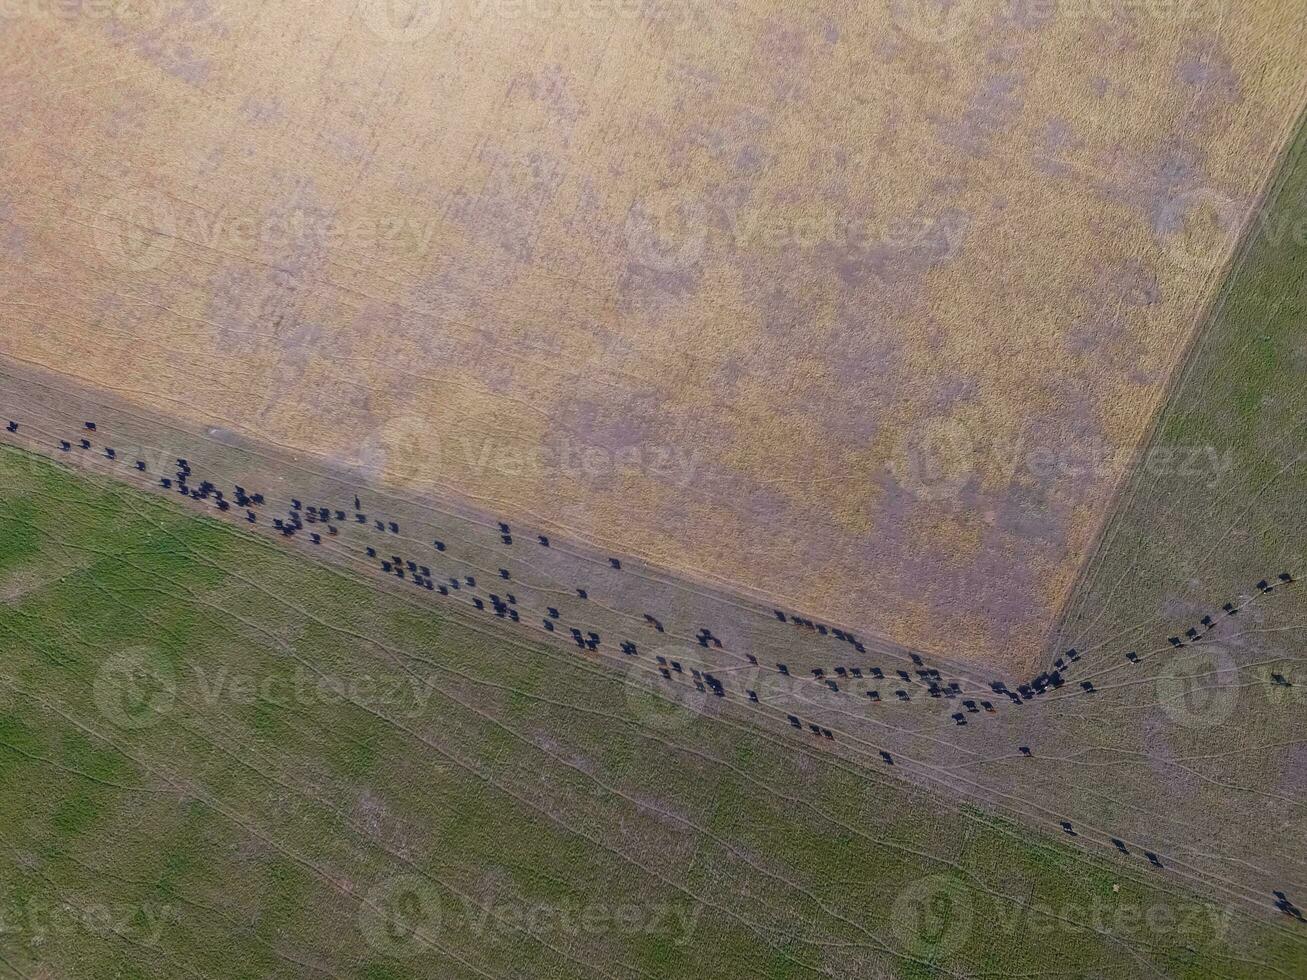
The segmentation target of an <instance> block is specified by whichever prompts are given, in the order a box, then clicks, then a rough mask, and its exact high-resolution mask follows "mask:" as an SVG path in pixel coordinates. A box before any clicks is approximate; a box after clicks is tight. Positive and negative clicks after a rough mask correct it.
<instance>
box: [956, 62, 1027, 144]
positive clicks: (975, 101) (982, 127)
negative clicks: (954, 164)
mask: <svg viewBox="0 0 1307 980" xmlns="http://www.w3.org/2000/svg"><path fill="white" fill-rule="evenodd" d="M1024 88H1025V80H1024V79H1023V78H1021V77H1020V76H1018V75H1016V74H1013V73H1005V74H1001V75H995V76H993V77H991V78H987V79H985V80H984V81H983V82H981V83H980V84H979V85H977V86H976V88H975V90H974V91H973V92H972V95H971V100H970V103H969V104H968V106H967V108H966V109H964V110H963V112H962V115H961V116H959V117H958V118H956V119H937V120H935V132H936V133H937V135H938V136H939V138H940V140H941V141H943V142H944V143H946V144H948V145H950V146H954V147H956V148H957V149H959V150H961V151H962V152H963V153H966V154H967V155H968V156H973V157H984V156H988V155H989V153H990V150H991V149H992V147H993V143H994V141H995V140H996V139H997V138H998V137H999V136H1000V135H1002V134H1003V133H1004V132H1006V131H1007V130H1008V129H1009V128H1010V127H1011V126H1012V125H1013V124H1015V123H1016V121H1017V119H1018V117H1019V116H1020V114H1021V110H1022V107H1023V106H1024V105H1025V96H1024V94H1023V92H1024Z"/></svg>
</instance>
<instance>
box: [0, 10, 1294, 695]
mask: <svg viewBox="0 0 1307 980" xmlns="http://www.w3.org/2000/svg"><path fill="white" fill-rule="evenodd" d="M82 6H84V7H93V8H95V9H97V10H99V11H101V13H104V10H105V8H116V7H117V6H118V5H107V4H96V5H82ZM125 6H127V7H129V8H130V9H131V10H132V11H133V12H134V13H135V12H136V11H137V10H138V8H139V17H138V19H135V20H130V21H128V20H126V19H115V17H116V15H115V16H102V17H95V16H89V15H87V16H81V15H78V14H76V13H74V14H68V15H60V14H57V13H55V12H54V10H58V11H65V10H66V9H69V8H75V7H78V5H71V4H63V5H58V4H56V5H50V4H37V3H32V4H19V5H17V7H18V9H17V16H16V17H14V18H13V19H12V20H10V19H7V20H6V23H5V30H4V31H3V32H0V64H4V65H5V66H6V79H7V92H8V96H7V98H6V99H5V101H4V104H3V105H2V106H0V125H3V127H4V129H5V131H6V132H8V133H10V134H12V136H13V138H12V139H8V140H6V141H5V144H4V146H3V147H0V166H2V167H3V169H4V172H5V173H6V175H7V178H8V179H7V183H6V186H5V187H4V189H3V190H2V191H0V229H2V230H3V234H0V277H3V278H4V280H5V285H4V287H2V288H0V292H2V293H3V295H0V302H3V304H4V305H3V309H4V311H5V314H6V316H7V318H8V320H7V322H6V327H5V330H4V332H3V335H0V352H5V353H9V354H11V355H15V356H17V357H21V358H23V359H24V360H25V361H28V362H34V363H40V364H43V365H44V366H45V367H47V368H48V369H50V370H53V371H56V372H60V371H62V372H68V373H71V374H75V375H76V376H77V377H79V378H82V379H84V380H85V381H87V382H88V383H90V384H92V385H95V386H98V387H101V388H104V389H106V390H112V391H115V392H117V393H119V394H122V395H123V396H124V397H129V398H130V399H132V400H133V401H135V402H136V403H137V404H140V405H143V406H150V407H152V408H153V409H155V410H156V411H158V412H162V413H166V414H169V415H174V416H176V417H178V418H184V419H186V420H187V422H188V424H193V425H200V424H211V423H213V422H214V421H215V420H218V424H222V425H224V426H226V427H227V428H229V429H230V430H231V431H232V432H239V433H241V434H242V435H243V436H245V437H246V438H251V439H256V440H268V441H272V442H274V443H278V444H282V445H286V446H293V447H297V448H299V449H302V450H304V451H306V452H308V453H311V454H314V455H320V456H322V457H332V458H335V459H336V460H337V461H338V463H339V464H340V465H342V466H363V467H369V466H370V467H373V468H375V469H376V470H377V472H378V473H379V474H381V475H382V476H384V477H385V480H386V482H387V483H388V484H390V485H396V486H398V485H407V486H412V487H415V488H422V489H423V490H424V491H429V492H432V493H438V494H439V495H440V496H442V497H446V498H449V499H468V500H478V501H480V502H481V504H482V509H483V510H486V511H494V512H497V513H502V514H505V515H508V516H509V517H510V518H511V519H512V520H513V521H514V522H522V523H526V524H531V525H534V526H536V527H539V528H541V529H544V530H545V531H546V532H548V531H550V530H552V531H554V532H556V533H558V534H559V535H560V536H562V537H567V538H571V539H572V540H584V541H588V542H592V543H600V544H602V546H603V547H619V548H621V549H623V550H624V551H626V552H627V553H629V554H633V555H640V556H643V557H645V558H647V559H648V560H649V562H650V563H651V564H653V565H658V566H660V567H664V568H672V569H676V570H677V572H678V574H682V575H685V576H687V577H690V578H696V579H700V580H703V581H706V582H707V581H711V582H715V583H718V584H723V585H725V586H727V587H729V588H731V589H736V590H742V589H745V588H756V589H758V590H760V592H761V593H762V594H765V595H768V596H776V597H784V599H783V600H780V601H784V602H786V603H788V604H791V605H796V606H803V607H806V608H811V609H813V610H816V611H818V612H820V613H821V614H822V615H823V616H825V617H827V618H832V619H836V620H840V621H845V622H851V623H853V624H854V625H855V626H856V625H857V624H858V623H859V622H861V621H864V620H865V621H867V622H870V623H874V624H875V625H876V632H878V633H879V634H881V635H884V636H888V637H891V638H892V639H893V640H894V641H895V642H898V643H900V644H903V645H905V646H912V647H916V648H920V649H925V650H929V651H931V652H933V653H936V654H939V655H941V656H948V657H951V658H953V659H962V658H964V657H965V658H968V659H973V660H974V661H976V662H978V663H988V664H995V665H998V664H1002V665H1003V667H1005V668H1007V669H1012V670H1014V671H1015V670H1020V669H1023V668H1025V667H1028V666H1029V665H1031V664H1032V663H1033V662H1034V661H1035V659H1036V658H1037V657H1038V656H1039V655H1040V653H1041V652H1042V644H1043V641H1044V638H1045V636H1046V634H1047V630H1048V627H1049V625H1050V624H1051V622H1052V621H1053V619H1054V616H1055V614H1056V611H1057V609H1058V608H1059V606H1060V605H1061V603H1062V600H1063V598H1064V596H1065V595H1066V592H1067V589H1068V588H1069V587H1070V584H1071V582H1072V578H1073V575H1074V570H1075V568H1076V567H1077V565H1078V564H1079V562H1080V559H1081V558H1082V557H1083V556H1084V555H1085V554H1086V552H1087V549H1089V548H1090V546H1091V544H1092V541H1093V539H1094V537H1095V535H1096V532H1097V528H1098V519H1099V517H1100V516H1101V515H1102V513H1103V512H1104V509H1105V508H1106V505H1107V503H1108V501H1109V499H1110V498H1111V495H1112V491H1113V488H1114V487H1115V486H1116V485H1117V482H1118V479H1119V477H1120V475H1121V473H1122V472H1123V470H1124V467H1125V465H1126V460H1127V459H1128V457H1129V454H1130V451H1131V450H1132V448H1133V447H1134V446H1135V444H1136V443H1137V442H1138V439H1139V437H1140V435H1141V434H1142V433H1143V431H1144V430H1145V428H1146V426H1147V422H1148V420H1149V418H1150V417H1151V416H1152V415H1153V410H1154V408H1155V407H1156V404H1157V400H1158V399H1159V398H1160V397H1161V392H1162V390H1163V387H1164V382H1165V379H1166V377H1167V375H1168V373H1169V371H1170V369H1171V367H1172V366H1173V363H1174V360H1175V355H1176V351H1177V350H1179V349H1180V348H1181V347H1182V346H1183V343H1184V341H1185V338H1186V337H1187V336H1188V335H1189V332H1190V330H1191V328H1192V325H1193V323H1194V322H1195V319H1196V317H1197V315H1198V314H1199V313H1200V312H1201V311H1202V309H1203V308H1204V307H1205V305H1206V303H1207V299H1208V297H1209V295H1210V292H1211V289H1212V287H1213V285H1214V283H1213V281H1212V280H1213V276H1214V270H1216V269H1219V268H1220V266H1221V260H1222V258H1223V256H1224V254H1225V252H1226V251H1228V246H1229V245H1230V244H1231V243H1232V241H1233V234H1234V231H1235V230H1237V229H1235V228H1234V227H1233V225H1237V224H1238V220H1237V219H1238V217H1239V216H1240V214H1241V212H1240V208H1241V206H1242V205H1244V204H1246V203H1248V202H1249V201H1250V200H1252V199H1253V197H1255V195H1256V192H1257V190H1258V189H1259V186H1260V184H1261V183H1262V182H1263V178H1264V176H1265V174H1266V173H1267V172H1269V170H1270V168H1271V165H1272V163H1273V161H1274V160H1275V159H1276V157H1277V155H1278V153H1279V151H1280V148H1281V146H1282V144H1283V139H1282V137H1283V136H1286V135H1287V130H1288V126H1289V124H1290V121H1291V120H1292V118H1293V116H1294V115H1295V114H1296V112H1297V110H1298V108H1299V106H1300V104H1301V95H1300V88H1299V83H1300V81H1301V72H1300V57H1299V55H1300V52H1301V48H1302V36H1303V35H1302V27H1303V23H1302V8H1301V5H1300V4H1298V3H1297V2H1296V0H1259V2H1245V3H1224V2H1221V0H1192V2H1186V3H1172V2H1161V0H1159V2H1157V3H1150V2H1135V0H1120V2H1117V0H1103V2H1099V3H1083V4H1081V3H1063V4H1056V3H1047V4H1025V3H1009V2H1007V0H968V2H963V3H954V4H950V5H947V9H948V10H949V11H950V12H951V13H950V14H949V15H948V16H940V17H939V18H935V19H933V20H932V19H931V18H930V17H929V16H923V15H924V14H928V13H929V12H930V9H931V7H932V6H937V7H938V8H939V10H940V11H943V10H944V9H945V5H933V4H931V3H928V2H920V3H918V2H907V0H904V2H900V0H885V2H873V3H864V4H847V3H818V4H809V5H800V6H795V5H793V4H781V3H763V4H748V5H743V6H739V5H729V4H727V5H721V4H711V5H703V6H699V5H697V4H695V3H688V2H687V3H672V4H657V5H637V4H627V3H616V2H614V3H612V4H605V3H599V4H593V5H590V4H581V5H577V6H578V7H581V8H583V9H584V10H585V11H586V13H585V15H584V16H580V17H578V18H577V19H574V20H570V21H568V22H567V23H564V24H560V23H558V22H557V21H555V20H553V19H551V17H550V16H549V15H548V12H549V11H552V10H554V9H556V8H558V7H568V6H569V5H567V4H562V5H555V4H549V3H543V4H532V3H526V4H516V3H514V4H502V5H501V4H495V3H491V4H482V3H463V2H447V3H444V4H441V5H440V8H441V9H440V13H439V16H437V17H436V18H435V19H432V20H425V21H419V23H418V24H417V26H416V27H415V28H413V30H410V29H409V27H408V26H406V25H404V24H399V23H392V22H391V21H390V20H389V19H388V18H387V16H386V10H388V9H390V6H389V5H387V4H383V3H380V2H376V3H372V2H371V0H369V2H365V3H360V4H345V5H329V6H327V7H324V8H323V9H321V10H318V11H315V16H314V17H313V23H312V25H311V27H309V26H307V25H306V24H305V21H304V18H303V15H302V12H301V11H300V10H299V9H298V8H293V7H280V6H277V5H267V4H254V3H248V2H237V0H231V2H226V3H220V4H194V5H189V6H188V7H187V13H186V15H185V16H182V15H180V14H177V15H175V16H167V15H166V12H167V9H168V8H169V7H170V6H171V5H168V4H151V3H149V2H144V0H143V2H140V3H129V4H126V5H125ZM417 6H418V7H419V8H422V6H423V5H422V4H421V3H419V4H417ZM637 7H638V8H640V9H641V10H644V9H645V8H646V7H648V8H649V9H650V10H651V11H652V10H653V9H654V8H657V10H658V11H666V10H671V11H673V12H675V13H676V14H677V15H678V18H677V19H671V18H669V17H667V16H665V15H664V14H663V13H657V14H655V13H648V15H647V16H645V15H641V16H634V15H633V14H632V13H631V11H632V10H633V9H634V8H637ZM50 8H54V10H51V9H50ZM510 8H511V9H510ZM419 35H420V36H419ZM88 77H89V78H106V79H112V80H113V81H112V83H111V84H91V83H88V82H87V79H88ZM1213 222H1214V223H1215V225H1216V227H1215V229H1207V230H1206V231H1205V230H1204V229H1205V228H1206V227H1207V224H1208V223H1213ZM437 444H439V448H440V451H439V452H435V451H433V450H434V449H435V447H436V446H437ZM542 452H543V453H544V458H541V456H540V455H539V454H540V453H542Z"/></svg>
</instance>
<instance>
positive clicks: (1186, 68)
mask: <svg viewBox="0 0 1307 980" xmlns="http://www.w3.org/2000/svg"><path fill="white" fill-rule="evenodd" d="M1176 75H1177V77H1178V78H1179V79H1180V81H1181V82H1183V83H1184V84H1185V85H1188V86H1191V87H1192V88H1194V89H1197V94H1199V95H1201V96H1203V97H1204V98H1206V99H1220V100H1223V101H1227V102H1239V101H1242V99H1243V86H1242V84H1241V83H1240V81H1239V76H1238V74H1237V73H1236V72H1235V70H1234V64H1233V62H1232V61H1231V60H1230V56H1229V54H1227V53H1226V52H1225V51H1224V50H1223V49H1222V48H1221V46H1220V44H1219V42H1217V41H1216V40H1215V39H1213V38H1208V39H1206V40H1204V41H1202V42H1191V43H1189V44H1187V45H1186V46H1185V49H1184V52H1183V54H1182V56H1181V60H1180V64H1179V66H1178V67H1177V69H1176Z"/></svg>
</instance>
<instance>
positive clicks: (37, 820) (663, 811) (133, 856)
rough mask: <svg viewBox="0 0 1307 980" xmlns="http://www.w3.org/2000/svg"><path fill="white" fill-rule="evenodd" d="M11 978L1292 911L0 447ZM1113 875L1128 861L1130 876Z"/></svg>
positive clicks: (1198, 952) (687, 972)
mask: <svg viewBox="0 0 1307 980" xmlns="http://www.w3.org/2000/svg"><path fill="white" fill-rule="evenodd" d="M0 522H2V523H3V526H4V528H5V531H6V533H5V534H4V536H3V538H2V539H0V589H2V590H3V595H4V601H3V603H2V604H0V636H3V647H4V658H3V670H2V671H0V777H2V778H0V816H2V820H0V823H2V824H3V830H2V831H0V844H2V845H3V851H4V854H5V865H6V869H5V874H4V875H3V876H0V882H2V884H0V910H3V915H4V920H3V921H4V925H5V929H4V930H3V933H2V934H0V969H3V970H4V971H6V975H12V976H15V977H24V978H29V980H30V978H32V977H43V978H45V977H49V978H58V977H79V976H109V975H113V976H119V977H142V978H143V977H154V976H159V975H161V974H164V975H168V976H186V977H199V978H205V977H215V978H216V977H223V978H228V977H260V978H264V977H282V976H284V977H304V976H323V977H354V976H358V977H366V978H369V980H383V978H385V980H397V978H407V977H440V978H442V980H447V978H452V977H464V976H467V977H473V976H478V977H483V978H485V977H501V976H506V975H529V976H533V977H569V978H570V977H576V976H582V975H584V976H605V977H622V978H625V977H658V978H665V977H677V976H687V977H688V976H695V977H702V976H705V975H706V976H740V975H749V976H771V977H802V976H829V977H868V976H882V975H885V976H888V975H895V976H920V977H927V976H931V977H937V976H974V975H981V974H986V973H994V972H995V971H1001V972H1003V973H1005V974H1009V975H1010V974H1013V973H1016V974H1025V975H1047V974H1048V973H1049V972H1056V971H1057V970H1059V969H1061V968H1062V967H1063V966H1064V965H1065V964H1067V963H1076V964H1077V965H1078V968H1079V969H1081V970H1083V971H1084V972H1086V973H1092V974H1094V975H1099V976H1110V977H1136V976H1141V975H1153V974H1158V975H1166V976H1171V977H1193V978H1195V980H1197V978H1200V977H1201V978H1207V977H1212V976H1232V977H1245V976H1246V977H1258V978H1262V977H1268V976H1279V977H1284V978H1291V977H1294V976H1299V975H1301V973H1302V971H1303V969H1304V965H1305V962H1307V961H1304V959H1303V957H1304V955H1307V949H1305V948H1304V945H1303V941H1302V937H1301V936H1300V935H1297V934H1296V933H1295V932H1294V931H1293V930H1292V928H1291V927H1288V926H1286V925H1285V924H1284V920H1275V921H1268V920H1267V919H1266V918H1265V916H1264V915H1255V916H1252V917H1248V916H1245V915H1244V914H1243V912H1242V911H1241V910H1240V909H1239V908H1238V907H1237V906H1233V905H1226V904H1224V903H1222V902H1212V901H1211V900H1210V899H1209V898H1208V897H1206V896H1203V895H1198V894H1191V893H1189V892H1187V891H1186V890H1184V889H1183V888H1181V887H1177V884H1176V881H1175V880H1174V879H1173V878H1172V877H1170V876H1169V875H1161V874H1158V873H1155V872H1150V871H1148V870H1146V869H1144V868H1141V867H1140V866H1139V865H1137V864H1135V865H1132V864H1129V863H1127V862H1124V861H1115V860H1112V859H1109V858H1107V857H1105V856H1104V857H1098V856H1094V855H1090V854H1086V853H1085V852H1083V851H1081V850H1078V849H1076V848H1074V847H1072V846H1068V845H1064V844H1062V843H1060V842H1056V841H1052V840H1048V839H1044V838H1041V837H1040V836H1038V835H1032V834H1031V833H1029V832H1028V831H1023V830H1019V829H1017V828H1016V827H1015V826H1013V825H1010V824H1007V823H1004V822H1002V821H999V820H995V819H994V818H992V817H988V816H985V815H984V814H982V813H980V812H978V811H976V810H974V809H972V808H968V807H957V806H955V805H953V804H951V803H950V802H948V801H946V800H942V799H939V798H937V797H935V796H932V795H927V794H924V793H922V792H920V791H918V790H916V789H914V788H912V787H910V786H907V785H905V784H901V783H898V782H896V781H894V780H893V779H892V778H891V777H888V776H886V775H884V774H882V773H879V772H877V771H875V770H872V769H869V768H866V767H863V766H860V765H856V764H853V763H851V762H850V761H849V760H847V759H845V758H842V757H841V756H839V755H837V754H835V753H833V752H830V751H825V750H823V749H821V748H820V747H819V745H820V743H818V744H817V745H814V744H813V743H812V742H810V741H807V740H804V739H802V738H801V737H799V736H795V737H794V738H790V737H789V736H788V735H778V734H776V733H767V732H760V731H758V730H757V729H755V728H753V727H752V726H749V725H746V724H743V723H742V719H741V718H740V717H738V716H737V714H736V713H735V711H734V708H733V706H732V705H730V704H729V703H728V704H724V705H723V706H722V709H721V710H720V711H712V712H703V713H696V714H692V715H683V714H679V713H678V712H677V710H676V709H674V708H668V707H666V706H664V707H661V708H660V707H657V706H656V705H655V704H654V703H653V702H651V701H648V700H646V695H645V688H644V687H643V685H636V688H635V691H636V693H634V694H633V687H632V684H631V683H630V682H629V680H628V679H624V678H623V676H622V675H621V674H619V673H615V672H613V671H611V670H607V669H603V668H601V667H600V666H599V665H598V664H595V663H592V662H589V661H587V660H586V659H585V658H582V657H579V656H576V655H574V654H567V653H563V652H561V651H560V650H558V649H556V648H552V647H549V646H546V645H538V644H531V643H523V642H519V641H518V640H517V639H516V638H514V637H513V636H511V635H500V634H488V633H485V632H483V631H482V630H481V629H480V627H478V626H477V625H476V624H475V623H472V622H466V621H463V620H462V619H461V618H459V617H450V616H443V615H440V614H438V613H436V612H433V611H432V610H430V609H427V608H421V607H418V606H416V605H413V604H412V603H410V602H408V601H406V600H405V599H404V598H403V597H399V596H394V595H390V594H388V593H386V592H384V591H383V592H378V591H376V590H375V588H374V587H373V586H372V585H371V584H368V583H365V582H362V581H360V580H358V579H356V578H355V577H354V576H352V575H349V574H347V573H345V572H343V571H341V570H339V569H337V568H335V567H333V566H332V565H330V564H326V563H317V562H304V561H301V560H299V559H297V558H296V556H295V555H293V554H292V553H289V552H288V551H287V550H286V549H284V548H282V547H280V546H278V545H277V544H275V543H272V542H267V541H264V540H262V539H259V538H257V537H253V536H249V535H245V534H241V533H239V532H238V531H236V530H234V529H232V528H230V527H227V526H225V525H223V524H221V523H219V522H216V521H213V520H210V519H208V518H203V517H197V516H194V515H190V514H187V513H185V512H184V511H182V510H181V509H180V508H178V507H177V506H175V505H173V504H172V503H171V502H169V501H159V500H157V499H154V498H152V497H150V496H148V495H145V494H141V493H139V492H138V491H135V490H131V489H128V488H125V487H123V486H121V484H119V483H116V482H113V481H107V480H102V479H100V478H97V477H94V476H93V475H87V474H82V475H76V474H72V473H70V472H68V471H66V470H63V469H60V468H59V467H56V466H55V465H53V464H50V463H48V462H45V461H42V460H39V459H36V458H34V457H30V456H27V455H25V454H20V453H18V452H16V451H14V450H11V449H4V450H2V451H0ZM1117 886H1119V889H1118V887H1117Z"/></svg>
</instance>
